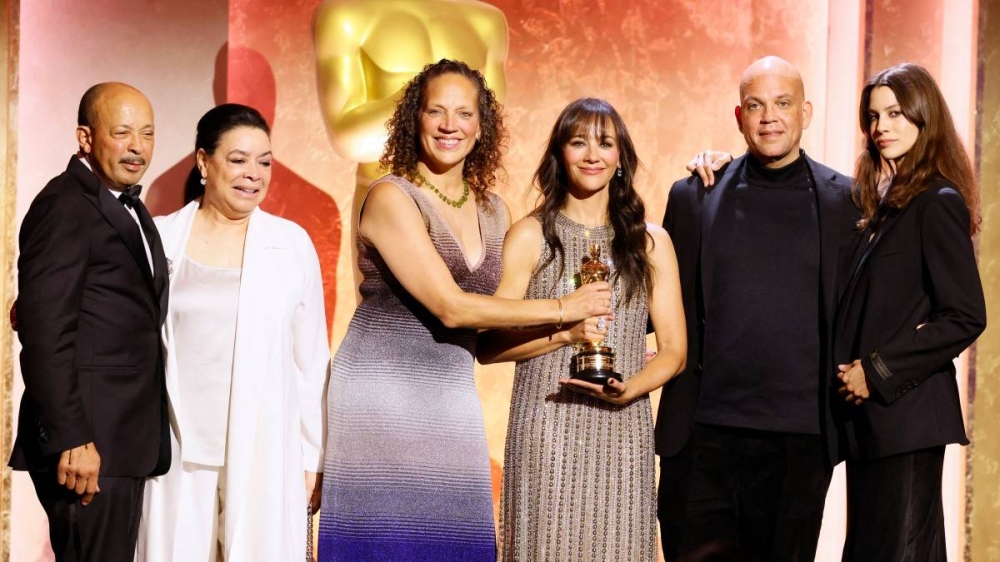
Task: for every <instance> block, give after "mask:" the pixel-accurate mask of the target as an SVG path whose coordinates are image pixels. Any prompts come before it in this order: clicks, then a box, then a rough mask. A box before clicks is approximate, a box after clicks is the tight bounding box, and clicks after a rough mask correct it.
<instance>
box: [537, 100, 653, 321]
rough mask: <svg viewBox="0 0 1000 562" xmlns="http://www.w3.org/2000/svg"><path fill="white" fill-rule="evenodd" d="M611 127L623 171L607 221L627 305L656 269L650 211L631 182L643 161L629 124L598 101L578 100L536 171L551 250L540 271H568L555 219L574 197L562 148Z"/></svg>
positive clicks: (612, 189) (612, 190) (615, 179)
mask: <svg viewBox="0 0 1000 562" xmlns="http://www.w3.org/2000/svg"><path fill="white" fill-rule="evenodd" d="M608 125H613V126H614V128H615V134H616V136H617V144H618V159H619V160H618V165H619V166H620V167H621V175H620V176H619V175H618V173H615V174H614V175H612V176H611V183H610V184H609V185H608V187H607V189H608V195H609V197H608V219H609V220H610V222H611V226H612V228H613V229H614V233H615V234H614V239H613V240H612V242H611V257H612V259H613V260H614V264H615V272H614V275H615V277H616V278H620V279H621V280H622V281H623V284H624V292H625V302H629V301H631V300H632V297H634V296H636V295H637V294H638V292H639V290H641V288H642V287H643V286H644V285H645V286H646V287H647V288H648V287H650V286H651V284H652V279H653V265H652V264H651V263H650V262H649V258H648V257H647V255H646V241H647V238H649V239H651V237H650V236H649V233H648V232H646V208H645V206H644V205H643V204H642V199H640V198H639V194H638V193H636V191H635V187H634V186H633V185H632V181H633V179H634V178H635V173H636V171H637V169H638V168H639V156H638V155H637V154H636V152H635V145H634V144H632V137H631V136H630V135H629V134H628V129H627V128H626V127H625V121H624V120H622V118H621V115H619V114H618V112H617V111H615V108H614V107H612V106H611V104H609V103H608V102H606V101H604V100H602V99H596V98H582V99H578V100H576V101H574V102H572V103H570V104H569V105H567V106H566V107H565V109H563V110H562V113H560V114H559V118H558V119H556V123H555V125H553V126H552V133H551V134H550V135H549V141H548V144H547V146H546V148H545V154H544V155H542V161H541V163H539V165H538V169H537V170H535V175H534V183H535V185H536V186H538V189H539V191H541V192H542V197H543V200H542V204H541V205H540V206H539V207H538V209H536V210H535V213H537V216H538V217H539V219H540V220H541V223H542V235H543V237H544V238H545V244H546V245H547V246H548V249H549V256H548V259H546V260H545V261H544V262H543V263H542V264H541V265H540V266H539V268H538V269H541V268H543V267H545V266H546V265H548V264H549V263H551V262H552V260H555V259H558V260H559V267H560V276H561V275H562V272H563V271H565V268H566V256H565V253H564V250H563V245H562V241H561V240H559V235H558V234H557V233H556V228H555V223H556V215H558V214H559V211H561V210H562V208H563V207H564V206H565V205H566V199H567V198H568V196H569V195H568V194H569V182H570V180H569V174H568V173H567V172H566V164H565V162H564V161H563V154H562V152H563V147H564V146H565V145H566V143H568V142H569V140H570V139H571V138H573V136H574V135H578V134H587V133H589V132H592V131H593V132H596V133H597V136H598V138H600V137H601V136H603V135H604V133H605V132H606V131H607V129H608Z"/></svg>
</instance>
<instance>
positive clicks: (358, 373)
mask: <svg viewBox="0 0 1000 562" xmlns="http://www.w3.org/2000/svg"><path fill="white" fill-rule="evenodd" d="M379 181H389V182H392V183H394V184H395V185H397V186H399V188H400V189H402V190H403V191H404V192H406V193H407V194H408V195H409V196H410V198H411V199H412V200H413V202H414V204H415V205H416V206H417V207H418V208H419V210H420V213H421V214H422V215H423V217H424V222H425V224H426V226H427V231H428V233H430V237H431V240H432V241H433V242H434V246H435V248H437V251H438V253H439V254H440V255H441V257H442V258H443V259H444V262H445V263H446V264H447V266H448V268H449V270H451V273H452V276H453V277H454V279H455V281H456V282H457V283H458V285H459V286H460V287H461V288H462V289H463V290H464V291H466V292H475V293H481V294H493V292H494V291H495V290H496V287H497V284H498V283H499V281H500V268H501V251H502V246H503V237H504V232H505V230H506V225H505V217H504V211H503V203H502V202H501V201H500V198H499V197H497V196H495V195H493V194H488V195H487V197H488V198H489V201H490V202H491V203H492V208H490V209H487V208H483V206H482V205H480V208H479V223H480V232H481V235H482V240H483V255H482V258H481V261H480V263H478V264H474V265H471V266H470V264H468V263H467V262H466V259H465V255H464V254H463V252H462V248H461V246H460V245H459V243H458V241H457V240H456V239H455V237H454V235H453V234H452V232H451V231H450V230H449V228H448V226H447V224H446V223H445V222H444V220H443V219H442V218H441V217H440V215H439V214H438V213H437V211H436V210H435V209H434V208H433V207H432V206H431V204H430V202H429V200H427V199H425V198H424V196H423V194H421V193H420V192H419V190H418V189H417V187H415V186H414V185H412V184H411V183H409V182H407V181H406V180H405V179H402V178H399V177H396V176H386V177H385V178H382V179H381V180H379ZM358 265H359V267H360V269H361V273H362V274H364V281H363V282H362V283H361V296H362V302H361V305H360V306H359V307H358V309H357V311H356V312H355V313H354V317H353V319H352V320H351V323H350V326H349V327H348V330H347V334H346V336H345V337H344V341H343V343H341V345H340V349H339V350H338V352H337V356H336V358H335V359H334V362H333V368H332V374H331V377H330V387H329V392H328V396H329V398H328V424H329V431H328V437H327V448H326V462H325V467H324V479H323V506H322V511H321V517H320V528H319V531H320V532H319V559H320V560H321V561H323V562H334V561H337V562H361V561H392V562H399V561H404V560H406V561H435V562H438V561H442V562H443V561H452V560H454V561H456V562H457V561H462V562H476V561H484V562H487V561H488V562H493V561H494V560H495V559H496V538H495V531H494V526H493V503H492V493H491V483H490V460H489V453H488V451H487V447H486V433H485V430H484V426H483V415H482V408H481V405H480V401H479V396H478V394H477V393H476V386H475V382H474V380H473V372H472V369H473V357H474V353H475V344H476V330H474V329H449V328H445V327H444V326H443V325H442V324H441V323H440V321H438V319H437V318H436V317H434V316H433V315H432V314H431V313H430V312H428V311H427V310H426V309H425V308H424V307H423V306H422V305H421V304H420V303H419V302H417V301H416V299H414V298H413V297H412V296H411V295H410V294H408V293H407V292H406V290H405V289H403V287H402V286H401V285H400V283H399V281H398V280H397V279H396V278H395V277H394V276H393V274H392V272H391V271H390V270H389V268H388V267H387V266H386V264H385V262H384V261H383V260H382V258H381V256H380V255H379V254H378V252H377V251H376V250H375V248H374V247H372V246H370V245H368V244H366V243H365V241H364V240H362V239H360V237H359V240H358Z"/></svg>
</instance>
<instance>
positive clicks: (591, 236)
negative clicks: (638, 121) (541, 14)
mask: <svg viewBox="0 0 1000 562" xmlns="http://www.w3.org/2000/svg"><path fill="white" fill-rule="evenodd" d="M637 167H638V158H637V156H636V153H635V148H634V147H633V145H632V140H631V138H630V137H629V134H628V131H627V130H626V128H625V123H624V122H623V121H622V119H621V117H620V116H619V115H618V112H616V111H615V109H614V108H613V107H611V105H609V104H608V103H607V102H605V101H603V100H598V99H581V100H577V101H575V102H573V103H571V104H569V106H567V107H566V108H565V109H564V110H563V112H562V114H561V115H560V116H559V118H558V120H557V121H556V124H555V126H554V127H553V129H552V134H551V136H550V137H549V143H548V147H547V149H546V151H545V155H544V156H543V158H542V162H541V165H540V166H539V168H538V170H537V171H536V172H535V183H536V184H537V185H538V187H539V189H540V190H541V193H542V197H543V198H544V201H543V203H542V204H541V206H540V207H539V208H538V209H537V210H535V212H533V213H532V214H530V215H529V216H528V217H525V218H524V219H522V220H520V221H518V222H517V223H516V224H515V225H514V226H513V227H512V228H511V230H510V232H509V233H508V234H507V241H506V243H505V245H504V269H503V278H502V279H501V281H500V288H499V289H498V290H497V293H496V294H497V296H502V297H507V298H523V297H528V298H533V299H537V298H558V297H561V296H563V295H565V294H568V293H569V292H570V291H572V290H573V287H574V280H573V277H574V274H575V273H576V272H577V271H578V270H579V268H580V264H581V258H582V257H584V256H585V255H587V254H588V253H589V248H590V246H591V245H593V244H597V245H600V247H601V251H602V255H603V256H607V257H609V258H611V265H612V266H613V273H612V277H611V279H612V287H613V298H612V306H611V309H612V314H613V318H604V319H596V320H595V319H587V320H586V321H583V322H578V323H575V324H572V323H571V324H567V325H565V326H563V329H561V330H560V329H557V328H556V327H543V328H537V329H533V330H524V329H522V330H498V331H491V332H485V333H484V334H482V336H481V341H482V346H481V349H480V356H479V357H480V361H483V362H490V361H509V360H517V367H516V370H515V375H514V390H513V395H512V399H511V411H510V424H509V426H508V430H507V447H506V451H505V454H504V482H503V498H502V504H501V515H500V517H501V528H500V537H501V559H502V560H504V561H553V562H555V561H563V560H573V561H575V562H580V561H589V562H605V561H609V560H628V561H630V562H632V561H642V562H653V561H654V560H656V553H657V548H656V485H655V483H654V475H655V467H654V458H653V416H652V412H651V410H650V404H649V392H651V391H653V390H655V389H657V388H659V387H660V386H662V385H663V384H664V383H666V382H667V381H668V380H670V379H671V378H672V377H673V376H674V375H676V374H677V373H678V372H680V371H681V369H682V368H683V366H684V360H685V354H686V350H687V337H686V331H685V324H684V310H683V307H682V304H681V293H680V282H679V280H678V274H677V263H676V258H675V256H674V250H673V245H672V244H671V242H670V238H669V236H668V235H667V233H666V231H664V230H663V229H662V228H660V227H659V226H656V225H652V224H648V223H646V222H645V209H644V207H643V204H642V200H641V199H640V198H639V195H638V194H637V193H636V192H635V189H634V188H633V184H632V181H633V178H634V176H635V171H636V168H637ZM647 319H651V320H652V324H653V328H654V330H655V333H656V345H657V354H656V356H655V357H654V358H653V359H652V360H650V361H648V362H647V361H646V359H645V355H646V322H647ZM593 340H603V341H604V342H605V343H606V344H607V345H610V346H612V347H613V348H614V349H615V352H616V358H615V366H616V369H617V372H618V373H620V374H621V375H622V376H623V378H624V382H619V381H617V380H614V379H609V382H608V384H604V385H603V386H598V385H595V384H591V383H587V382H582V381H578V380H569V379H567V377H568V376H569V372H570V358H571V357H572V356H573V354H574V348H573V347H572V346H571V345H568V344H571V343H575V342H585V341H593Z"/></svg>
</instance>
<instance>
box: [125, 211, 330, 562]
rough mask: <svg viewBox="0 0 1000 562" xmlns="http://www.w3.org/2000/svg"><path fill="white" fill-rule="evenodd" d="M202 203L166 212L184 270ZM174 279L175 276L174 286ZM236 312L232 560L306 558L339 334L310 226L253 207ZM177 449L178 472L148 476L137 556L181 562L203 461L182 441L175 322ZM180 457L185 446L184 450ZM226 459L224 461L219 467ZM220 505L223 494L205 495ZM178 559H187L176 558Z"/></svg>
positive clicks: (172, 361) (170, 356) (168, 331)
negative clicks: (195, 476)
mask: <svg viewBox="0 0 1000 562" xmlns="http://www.w3.org/2000/svg"><path fill="white" fill-rule="evenodd" d="M198 206H199V203H198V202H197V201H195V202H192V203H189V204H188V205H187V206H185V207H184V208H182V209H181V210H179V211H177V212H175V213H173V214H171V215H169V216H166V217H157V218H156V225H157V229H158V230H159V232H160V237H161V238H162V239H163V246H164V251H165V253H166V255H167V259H168V260H169V263H170V264H171V266H172V268H176V267H179V265H180V263H181V260H182V258H183V255H184V249H185V247H186V246H187V241H188V235H189V233H190V232H191V225H192V224H193V222H194V217H195V211H197V209H198ZM175 278H176V275H173V274H171V277H170V286H171V289H172V288H173V283H174V279H175ZM238 302H239V304H238V308H237V319H236V342H235V350H234V354H233V378H232V387H231V391H230V392H231V394H230V411H229V426H228V434H227V449H226V456H225V467H224V469H223V470H224V471H225V479H226V483H225V496H224V498H223V501H224V506H225V517H224V524H225V529H224V531H223V533H224V537H225V559H226V560H227V561H228V560H239V561H246V562H253V561H261V562H265V561H267V562H273V561H277V560H301V559H302V558H303V557H304V556H305V545H306V497H305V480H304V471H306V470H308V471H310V472H322V467H323V446H324V439H325V432H326V420H325V417H326V411H325V405H326V398H325V394H326V383H327V376H328V372H329V371H328V370H329V363H330V342H329V339H328V336H327V332H326V317H325V312H324V308H323V286H322V279H321V277H320V270H319V259H318V258H317V256H316V250H315V248H314V247H313V244H312V241H311V240H310V239H309V236H308V235H307V234H306V232H305V230H303V229H302V228H301V227H299V226H298V225H296V224H295V223H293V222H291V221H288V220H285V219H282V218H279V217H276V216H274V215H271V214H268V213H266V212H264V211H262V210H260V209H256V210H255V211H254V212H253V214H252V215H251V216H250V223H249V226H248V227H247V236H246V242H245V246H244V251H243V271H242V274H241V277H240V294H239V301H238ZM163 341H164V347H165V355H166V357H165V361H166V385H167V395H168V398H169V403H170V424H171V441H172V444H173V447H174V456H173V460H172V463H171V466H170V471H169V472H168V473H167V474H165V475H163V476H160V477H157V478H153V479H150V480H149V481H148V482H147V483H146V490H145V500H144V505H143V517H142V521H141V525H140V540H139V548H138V553H137V560H139V561H142V562H160V561H170V562H173V561H174V560H175V558H174V555H173V552H172V545H173V544H175V543H176V542H177V541H184V536H178V534H181V535H183V532H180V533H179V532H178V530H179V529H180V528H182V527H183V525H178V521H177V519H178V517H177V515H178V513H177V511H178V510H177V508H178V506H179V505H180V502H182V501H189V500H186V499H182V490H181V489H180V488H181V487H180V486H179V485H177V483H178V480H177V478H178V475H179V473H180V471H181V468H182V462H185V463H205V462H206V454H207V453H205V452H203V451H197V450H187V449H185V448H184V428H185V420H186V419H187V418H188V417H189V416H191V415H193V413H192V412H186V411H185V409H184V406H185V401H184V398H183V396H181V395H180V394H179V385H178V376H179V373H178V372H177V361H176V355H175V353H174V347H173V346H174V334H173V320H172V316H171V314H170V313H169V312H168V314H167V319H166V322H165V324H164V326H163ZM178 453H179V454H178ZM214 464H217V463H214ZM205 500H206V501H211V502H214V500H215V498H214V497H212V498H205ZM177 562H180V561H177Z"/></svg>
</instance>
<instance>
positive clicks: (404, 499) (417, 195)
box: [319, 60, 611, 562]
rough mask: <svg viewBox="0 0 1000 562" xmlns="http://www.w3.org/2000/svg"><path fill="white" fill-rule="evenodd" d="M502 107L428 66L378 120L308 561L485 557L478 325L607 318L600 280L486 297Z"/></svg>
mask: <svg viewBox="0 0 1000 562" xmlns="http://www.w3.org/2000/svg"><path fill="white" fill-rule="evenodd" d="M501 114H502V111H501V108H500V105H499V103H497V101H496V99H495V98H494V96H493V92H492V91H491V90H490V89H489V88H488V87H487V86H486V82H485V80H484V79H483V76H482V74H480V73H479V72H478V71H475V70H471V69H470V68H469V67H468V66H467V65H465V64H464V63H461V62H457V61H450V60H441V61H439V62H437V63H434V64H431V65H428V66H427V67H426V68H424V70H423V71H422V72H420V74H418V75H417V76H416V77H414V79H413V80H412V81H411V82H410V83H408V84H407V85H406V86H405V87H404V89H403V94H402V97H401V98H400V100H399V102H398V105H397V106H396V111H395V113H394V114H393V116H392V118H391V119H390V120H389V122H388V128H389V140H388V142H387V143H386V149H385V155H384V156H383V158H382V165H383V166H384V167H385V168H386V169H389V170H391V172H392V173H391V175H387V176H385V177H383V178H381V179H379V180H377V181H376V182H375V183H374V184H373V185H372V187H371V188H370V189H369V191H368V194H367V195H366V199H365V200H364V201H362V202H361V205H360V208H361V212H360V216H359V218H358V223H357V224H358V230H357V232H358V266H359V268H360V270H361V272H362V274H363V275H364V280H363V281H362V283H361V297H362V300H361V304H360V305H359V306H358V308H357V310H356V311H355V312H354V317H353V318H352V319H351V324H350V326H349V327H348V329H347V334H346V335H345V337H344V341H343V342H342V343H341V345H340V348H339V349H338V350H337V356H336V358H335V359H334V362H333V371H332V373H331V376H330V387H329V393H328V394H329V402H328V430H329V431H328V438H327V448H326V462H325V465H324V480H323V504H322V511H321V517H320V529H319V546H320V550H319V555H320V561H321V562H339V561H345V562H361V561H386V562H389V561H392V562H395V561H399V560H407V561H422V560H426V561H434V562H447V561H452V560H453V561H456V562H458V561H461V562H494V561H495V559H496V538H495V536H496V535H495V529H494V525H493V503H492V493H491V483H490V468H489V453H488V451H487V448H486V432H485V431H484V429H483V417H482V410H481V406H480V401H479V396H478V394H477V393H476V385H475V382H474V380H473V370H472V369H473V358H474V355H475V351H476V333H477V329H478V328H501V327H511V326H523V325H532V324H541V323H558V322H559V321H560V320H565V321H567V322H568V321H569V320H570V319H573V320H580V319H583V318H587V317H590V316H592V315H600V314H607V313H608V312H610V309H609V304H610V297H611V292H610V287H609V286H608V285H607V284H606V283H605V284H597V285H595V286H594V287H592V288H591V287H585V288H582V289H580V290H579V291H577V292H575V293H573V294H572V295H568V296H565V297H563V296H562V295H560V297H562V298H560V297H552V298H551V299H549V300H532V301H528V300H521V299H520V297H518V299H517V300H513V299H498V298H494V297H492V296H489V295H491V294H492V293H493V291H494V290H495V289H496V286H497V283H498V282H499V279H500V266H501V261H500V260H501V249H502V245H503V236H504V231H505V230H506V228H507V226H508V222H509V220H510V219H509V214H508V212H507V210H506V207H505V205H504V204H503V201H501V200H500V198H499V197H498V196H496V195H495V194H493V193H490V192H489V188H490V187H491V186H492V185H493V182H494V181H495V178H496V172H497V171H498V168H499V166H500V158H501V151H500V148H501V145H502V140H503V136H504V128H503V121H502V118H501Z"/></svg>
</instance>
